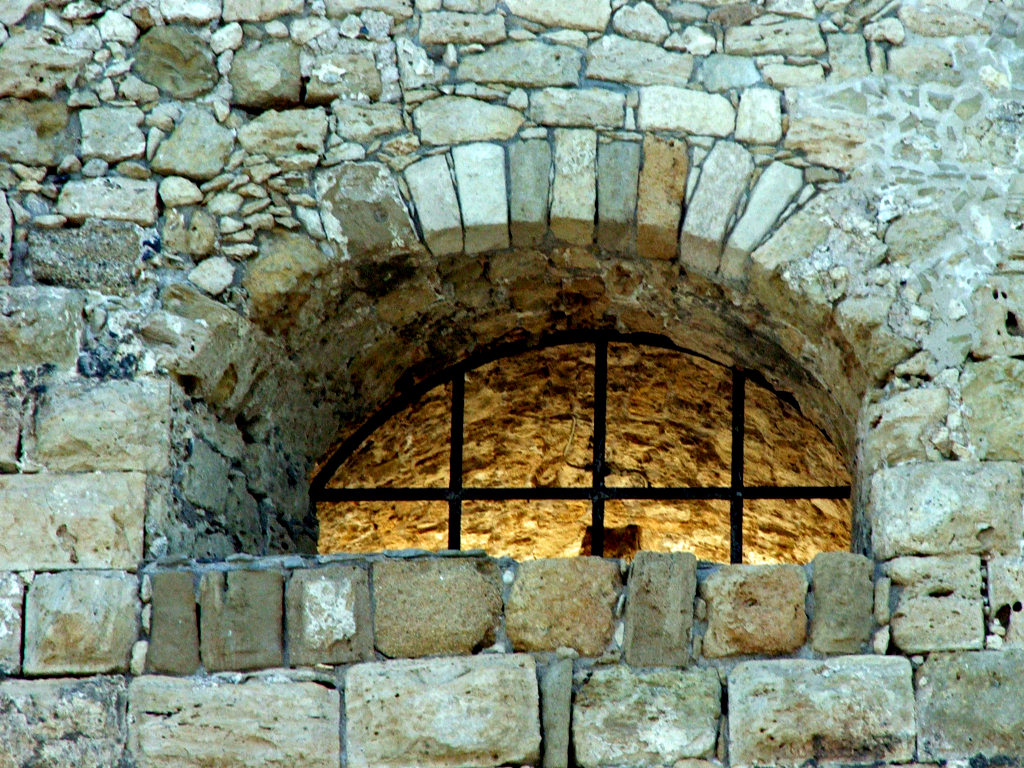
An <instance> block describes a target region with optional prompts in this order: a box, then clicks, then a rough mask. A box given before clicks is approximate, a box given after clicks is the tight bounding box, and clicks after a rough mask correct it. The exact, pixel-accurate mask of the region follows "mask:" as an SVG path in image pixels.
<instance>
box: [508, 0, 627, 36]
mask: <svg viewBox="0 0 1024 768" xmlns="http://www.w3.org/2000/svg"><path fill="white" fill-rule="evenodd" d="M506 4H507V5H508V9H509V11H510V12H511V13H512V14H513V15H515V16H522V17H523V18H524V19H530V21H538V22H540V23H541V24H545V25H547V26H549V27H569V28H571V29H589V30H594V31H595V32H603V31H604V29H605V27H607V26H608V19H609V18H611V15H612V8H611V2H610V0H559V2H557V3H555V2H551V0H508V2H507V3H506Z"/></svg>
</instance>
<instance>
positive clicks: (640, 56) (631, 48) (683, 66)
mask: <svg viewBox="0 0 1024 768" xmlns="http://www.w3.org/2000/svg"><path fill="white" fill-rule="evenodd" d="M692 71H693V56H691V55H690V54H688V53H673V52H671V51H666V50H665V49H664V48H662V47H661V46H659V45H653V44H651V43H644V42H641V41H639V40H630V39H628V38H625V37H619V36H618V35H604V36H602V37H601V38H599V39H598V40H596V41H594V42H593V43H591V45H590V47H589V48H587V77H589V78H593V79H594V80H608V81H611V82H616V83H631V84H633V85H676V86H679V87H685V86H686V84H687V83H689V82H690V73H691V72H692Z"/></svg>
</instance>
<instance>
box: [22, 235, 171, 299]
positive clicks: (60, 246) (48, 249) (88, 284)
mask: <svg viewBox="0 0 1024 768" xmlns="http://www.w3.org/2000/svg"><path fill="white" fill-rule="evenodd" d="M151 236H152V234H151V233H149V232H147V231H146V230H144V229H143V228H142V227H139V226H138V225H136V224H132V223H130V222H127V221H105V220H102V219H86V221H85V224H83V225H82V226H81V227H77V228H66V229H37V230H33V231H30V232H29V236H28V249H29V263H30V264H31V266H32V276H33V277H34V278H35V279H36V280H38V281H39V282H41V283H45V284H47V285H60V286H64V287H66V288H82V289H86V290H94V291H102V292H103V293H110V294H115V295H117V296H130V295H131V294H133V293H135V292H136V290H137V289H138V273H139V269H140V266H141V264H142V255H143V253H144V252H145V249H146V247H147V246H146V241H147V240H149V238H150V237H151Z"/></svg>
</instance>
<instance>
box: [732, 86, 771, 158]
mask: <svg viewBox="0 0 1024 768" xmlns="http://www.w3.org/2000/svg"><path fill="white" fill-rule="evenodd" d="M781 138H782V107H781V104H780V94H779V92H778V91H776V90H774V89H772V88H748V89H747V90H745V91H744V92H743V95H742V96H741V97H740V106H739V110H738V111H737V112H736V140H737V141H746V142H749V143H751V144H777V143H778V142H779V140H780V139H781Z"/></svg>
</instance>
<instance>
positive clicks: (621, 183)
mask: <svg viewBox="0 0 1024 768" xmlns="http://www.w3.org/2000/svg"><path fill="white" fill-rule="evenodd" d="M639 176H640V144H639V142H635V141H613V142H609V143H599V144H598V145H597V244H598V245H599V246H600V247H601V248H605V249H607V250H610V251H618V252H619V253H626V254H634V253H636V202H637V187H638V186H639V183H638V182H639Z"/></svg>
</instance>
